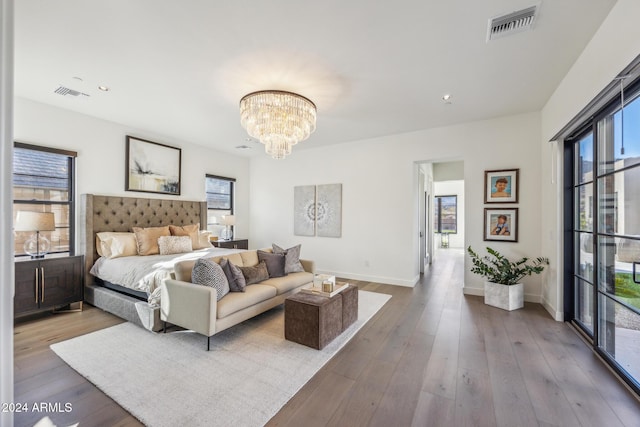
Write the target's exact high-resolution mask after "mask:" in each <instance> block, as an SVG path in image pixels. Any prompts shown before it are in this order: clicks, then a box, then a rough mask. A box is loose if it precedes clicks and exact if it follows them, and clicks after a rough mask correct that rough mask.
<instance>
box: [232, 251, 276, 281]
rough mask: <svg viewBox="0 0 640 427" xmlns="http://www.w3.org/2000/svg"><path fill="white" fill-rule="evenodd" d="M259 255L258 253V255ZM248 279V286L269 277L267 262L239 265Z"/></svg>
mask: <svg viewBox="0 0 640 427" xmlns="http://www.w3.org/2000/svg"><path fill="white" fill-rule="evenodd" d="M256 256H257V255H256ZM239 268H240V270H241V271H242V274H243V275H244V278H245V280H246V281H247V286H249V285H253V284H254V283H259V282H262V281H263V280H267V279H268V278H269V271H268V270H267V264H265V262H264V261H262V262H260V263H258V265H256V266H255V267H239Z"/></svg>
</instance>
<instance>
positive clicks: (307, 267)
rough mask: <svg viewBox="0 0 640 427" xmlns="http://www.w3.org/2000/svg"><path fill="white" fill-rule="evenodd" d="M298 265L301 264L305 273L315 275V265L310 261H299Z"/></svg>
mask: <svg viewBox="0 0 640 427" xmlns="http://www.w3.org/2000/svg"><path fill="white" fill-rule="evenodd" d="M300 264H302V268H304V271H306V272H307V273H315V272H316V263H315V262H314V261H312V260H310V259H301V260H300Z"/></svg>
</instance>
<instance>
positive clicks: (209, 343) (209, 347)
mask: <svg viewBox="0 0 640 427" xmlns="http://www.w3.org/2000/svg"><path fill="white" fill-rule="evenodd" d="M210 349H211V337H207V351H209V350H210Z"/></svg>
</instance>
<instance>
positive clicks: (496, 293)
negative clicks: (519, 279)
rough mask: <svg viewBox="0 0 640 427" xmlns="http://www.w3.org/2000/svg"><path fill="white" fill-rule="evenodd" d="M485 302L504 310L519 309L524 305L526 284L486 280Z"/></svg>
mask: <svg viewBox="0 0 640 427" xmlns="http://www.w3.org/2000/svg"><path fill="white" fill-rule="evenodd" d="M484 303H485V304H487V305H492V306H494V307H498V308H501V309H503V310H508V311H511V310H517V309H519V308H522V307H524V286H523V284H522V283H518V284H516V285H511V286H507V285H501V284H499V283H493V282H484Z"/></svg>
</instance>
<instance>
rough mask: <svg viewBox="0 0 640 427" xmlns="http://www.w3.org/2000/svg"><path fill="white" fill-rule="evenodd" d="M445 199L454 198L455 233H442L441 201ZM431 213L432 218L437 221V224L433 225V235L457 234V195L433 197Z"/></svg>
mask: <svg viewBox="0 0 640 427" xmlns="http://www.w3.org/2000/svg"><path fill="white" fill-rule="evenodd" d="M445 197H453V198H455V201H456V202H455V216H456V222H455V231H444V232H443V231H442V199H443V198H445ZM433 213H434V217H436V218H437V219H438V223H437V224H434V230H433V232H434V233H438V234H458V195H457V194H448V195H441V196H433Z"/></svg>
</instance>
